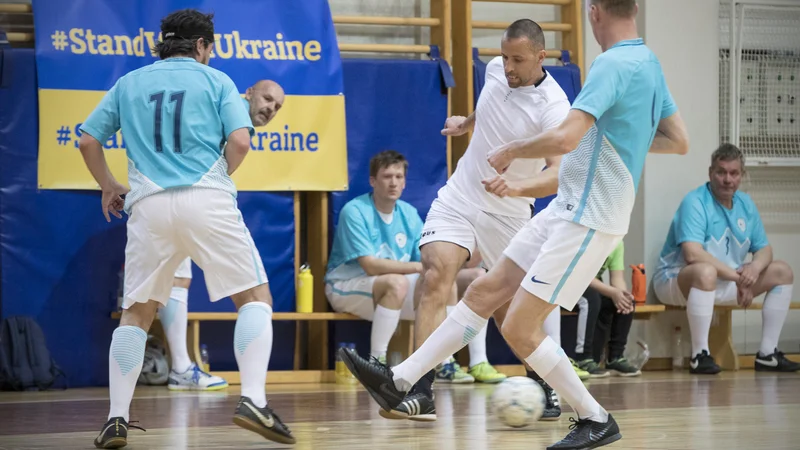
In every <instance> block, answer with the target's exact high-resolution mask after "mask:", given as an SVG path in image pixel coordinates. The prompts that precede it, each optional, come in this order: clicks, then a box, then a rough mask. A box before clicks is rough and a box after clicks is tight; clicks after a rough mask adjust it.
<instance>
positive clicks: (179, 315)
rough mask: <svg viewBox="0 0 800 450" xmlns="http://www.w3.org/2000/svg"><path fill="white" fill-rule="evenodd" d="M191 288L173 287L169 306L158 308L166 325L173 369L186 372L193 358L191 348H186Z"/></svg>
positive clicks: (162, 321)
mask: <svg viewBox="0 0 800 450" xmlns="http://www.w3.org/2000/svg"><path fill="white" fill-rule="evenodd" d="M188 298H189V290H188V289H186V288H182V287H173V288H172V293H171V294H170V296H169V302H167V306H165V307H163V308H160V309H159V310H158V319H159V320H160V321H161V326H163V327H164V334H165V335H166V337H167V345H169V354H170V357H171V359H172V370H173V371H175V372H177V373H184V372H186V371H187V370H189V367H191V365H192V360H191V359H189V350H188V349H187V348H186V323H187V321H188V317H189V311H188V306H187V305H186V302H187V300H188Z"/></svg>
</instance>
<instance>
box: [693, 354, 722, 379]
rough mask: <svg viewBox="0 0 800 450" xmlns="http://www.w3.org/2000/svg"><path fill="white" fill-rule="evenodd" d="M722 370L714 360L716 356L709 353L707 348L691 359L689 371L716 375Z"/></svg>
mask: <svg viewBox="0 0 800 450" xmlns="http://www.w3.org/2000/svg"><path fill="white" fill-rule="evenodd" d="M721 370H722V369H720V368H719V366H718V365H717V363H716V362H714V358H713V357H712V356H711V355H709V354H708V351H707V350H703V351H702V352H700V353H698V354H697V355H695V357H694V358H692V359H691V360H690V361H689V372H691V373H696V374H702V375H715V374H718V373H719V372H720V371H721Z"/></svg>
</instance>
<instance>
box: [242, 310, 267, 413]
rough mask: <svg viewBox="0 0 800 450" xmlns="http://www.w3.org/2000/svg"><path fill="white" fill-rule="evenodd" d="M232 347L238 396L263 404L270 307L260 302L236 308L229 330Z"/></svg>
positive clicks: (264, 400)
mask: <svg viewBox="0 0 800 450" xmlns="http://www.w3.org/2000/svg"><path fill="white" fill-rule="evenodd" d="M233 349H234V354H235V356H236V363H237V364H238V365H239V375H240V380H241V383H242V396H243V397H249V398H250V400H252V401H253V404H254V405H256V406H258V407H259V408H263V407H264V406H266V405H267V395H266V392H265V391H264V385H265V384H266V382H267V367H268V366H269V357H270V355H271V354H272V307H270V306H269V305H268V304H266V303H263V302H252V303H248V304H246V305H244V306H242V307H241V308H239V318H238V319H236V328H235V330H234V332H233Z"/></svg>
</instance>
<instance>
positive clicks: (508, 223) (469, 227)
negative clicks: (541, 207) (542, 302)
mask: <svg viewBox="0 0 800 450" xmlns="http://www.w3.org/2000/svg"><path fill="white" fill-rule="evenodd" d="M444 189H449V188H447V187H445V188H442V190H444ZM441 192H442V191H440V193H441ZM445 194H446V195H445V196H444V198H441V197H437V198H436V199H435V200H434V201H433V203H432V204H431V209H430V211H428V216H427V218H426V219H425V226H424V227H423V228H422V238H421V239H420V242H419V245H420V247H422V246H423V245H425V244H428V243H430V242H439V241H443V242H451V243H453V244H456V245H458V246H459V247H463V248H465V249H467V251H469V255H470V257H472V253H473V252H474V251H475V248H476V247H477V248H478V250H479V251H480V253H481V257H482V258H483V263H484V265H485V266H486V268H487V269H491V268H492V266H494V265H495V264H496V263H497V260H498V259H500V256H501V255H502V254H503V250H504V249H505V248H506V247H508V244H509V242H511V239H512V238H513V237H514V235H515V234H517V232H518V231H519V230H520V229H522V227H524V226H525V223H526V222H527V221H528V219H527V218H520V217H508V216H500V215H497V214H491V213H487V212H485V211H482V210H480V209H478V208H476V207H475V205H474V204H471V203H469V202H467V201H466V200H464V199H463V198H462V197H460V195H459V194H458V193H454V192H451V193H449V194H447V193H445Z"/></svg>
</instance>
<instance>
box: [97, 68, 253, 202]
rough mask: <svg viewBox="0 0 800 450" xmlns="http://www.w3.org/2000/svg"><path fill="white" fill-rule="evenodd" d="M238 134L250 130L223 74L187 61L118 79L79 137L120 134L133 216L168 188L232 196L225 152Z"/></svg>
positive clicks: (247, 118)
mask: <svg viewBox="0 0 800 450" xmlns="http://www.w3.org/2000/svg"><path fill="white" fill-rule="evenodd" d="M244 104H247V102H246V101H245V103H244ZM239 128H248V129H249V131H250V134H251V135H252V134H253V132H254V130H253V123H252V121H251V120H250V115H249V114H248V109H247V107H246V106H243V103H242V98H241V96H240V95H239V92H238V90H237V89H236V86H235V85H234V84H233V81H232V80H231V79H230V78H229V77H228V76H227V75H226V74H224V73H222V72H220V71H219V70H216V69H213V68H211V67H208V66H207V65H205V64H201V63H199V62H197V61H195V60H194V59H192V58H168V59H165V60H161V61H156V62H155V63H153V64H151V65H149V66H146V67H142V68H141V69H137V70H134V71H132V72H130V73H128V74H126V75H124V76H123V77H122V78H120V79H119V80H117V83H116V84H115V85H114V86H113V87H112V88H111V89H110V90H109V91H108V92H107V93H106V95H105V96H104V97H103V100H102V101H101V102H100V104H99V105H98V106H97V107H96V108H95V110H94V111H93V112H92V114H91V115H90V116H89V118H88V119H86V122H84V124H83V126H81V132H83V133H88V134H89V135H91V136H93V137H94V138H96V139H97V140H98V141H100V142H105V141H106V140H108V138H109V137H111V136H112V135H113V134H114V133H116V132H117V131H118V130H119V129H122V134H123V136H124V138H125V145H126V147H127V155H128V182H129V184H130V189H131V191H130V192H129V193H128V195H127V196H126V199H125V211H127V212H128V213H130V208H131V207H132V206H133V205H134V204H135V203H136V202H137V201H139V200H141V199H142V198H144V197H147V196H148V195H151V194H155V193H157V192H160V191H163V190H165V189H170V188H179V187H189V186H196V187H206V188H213V189H220V190H223V191H226V192H230V193H231V194H232V195H236V187H235V186H234V184H233V181H232V180H231V178H230V177H229V176H228V164H227V161H226V160H225V157H224V156H223V155H222V147H223V145H224V143H225V141H226V140H227V138H228V135H230V133H231V132H233V131H235V130H237V129H239Z"/></svg>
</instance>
